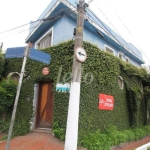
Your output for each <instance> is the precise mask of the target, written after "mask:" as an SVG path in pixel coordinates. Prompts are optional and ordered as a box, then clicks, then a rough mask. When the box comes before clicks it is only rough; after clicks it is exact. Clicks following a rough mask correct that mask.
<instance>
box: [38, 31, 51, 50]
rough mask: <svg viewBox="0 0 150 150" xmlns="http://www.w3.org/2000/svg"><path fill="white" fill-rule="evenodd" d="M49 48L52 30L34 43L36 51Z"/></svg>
mask: <svg viewBox="0 0 150 150" xmlns="http://www.w3.org/2000/svg"><path fill="white" fill-rule="evenodd" d="M50 46H52V30H50V31H48V32H47V33H46V34H44V35H43V36H42V37H41V38H40V39H39V40H38V41H37V42H36V48H37V49H42V48H46V47H50Z"/></svg>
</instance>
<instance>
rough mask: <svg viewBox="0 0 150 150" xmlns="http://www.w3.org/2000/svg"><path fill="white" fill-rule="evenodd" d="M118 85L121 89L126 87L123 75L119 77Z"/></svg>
mask: <svg viewBox="0 0 150 150" xmlns="http://www.w3.org/2000/svg"><path fill="white" fill-rule="evenodd" d="M118 85H119V87H120V89H121V90H122V89H123V88H124V82H123V78H122V77H121V76H119V77H118Z"/></svg>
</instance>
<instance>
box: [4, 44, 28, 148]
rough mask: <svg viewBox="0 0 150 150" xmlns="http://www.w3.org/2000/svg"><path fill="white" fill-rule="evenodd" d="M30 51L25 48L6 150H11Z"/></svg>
mask: <svg viewBox="0 0 150 150" xmlns="http://www.w3.org/2000/svg"><path fill="white" fill-rule="evenodd" d="M29 50H30V49H29V47H28V46H27V47H26V48H25V53H24V59H23V63H22V69H21V74H20V78H19V83H18V87H17V93H16V98H15V103H14V108H13V113H12V117H11V122H10V127H9V132H8V138H7V143H6V150H9V146H10V140H11V135H12V131H13V126H14V122H15V116H16V110H17V105H18V100H19V95H20V90H21V85H22V79H23V75H24V71H25V66H26V61H27V56H28V53H29Z"/></svg>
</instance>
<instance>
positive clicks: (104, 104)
mask: <svg viewBox="0 0 150 150" xmlns="http://www.w3.org/2000/svg"><path fill="white" fill-rule="evenodd" d="M98 108H99V109H101V110H113V109H114V97H113V96H111V95H106V94H102V93H101V94H99V106H98Z"/></svg>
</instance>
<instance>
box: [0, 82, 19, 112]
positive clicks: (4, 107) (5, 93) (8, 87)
mask: <svg viewBox="0 0 150 150" xmlns="http://www.w3.org/2000/svg"><path fill="white" fill-rule="evenodd" d="M16 87H17V84H16V82H15V81H13V80H11V79H9V80H3V81H2V82H1V83H0V113H1V114H2V113H4V112H7V111H8V110H9V108H10V107H12V106H13V103H14V99H15V95H16V89H17V88H16Z"/></svg>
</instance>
